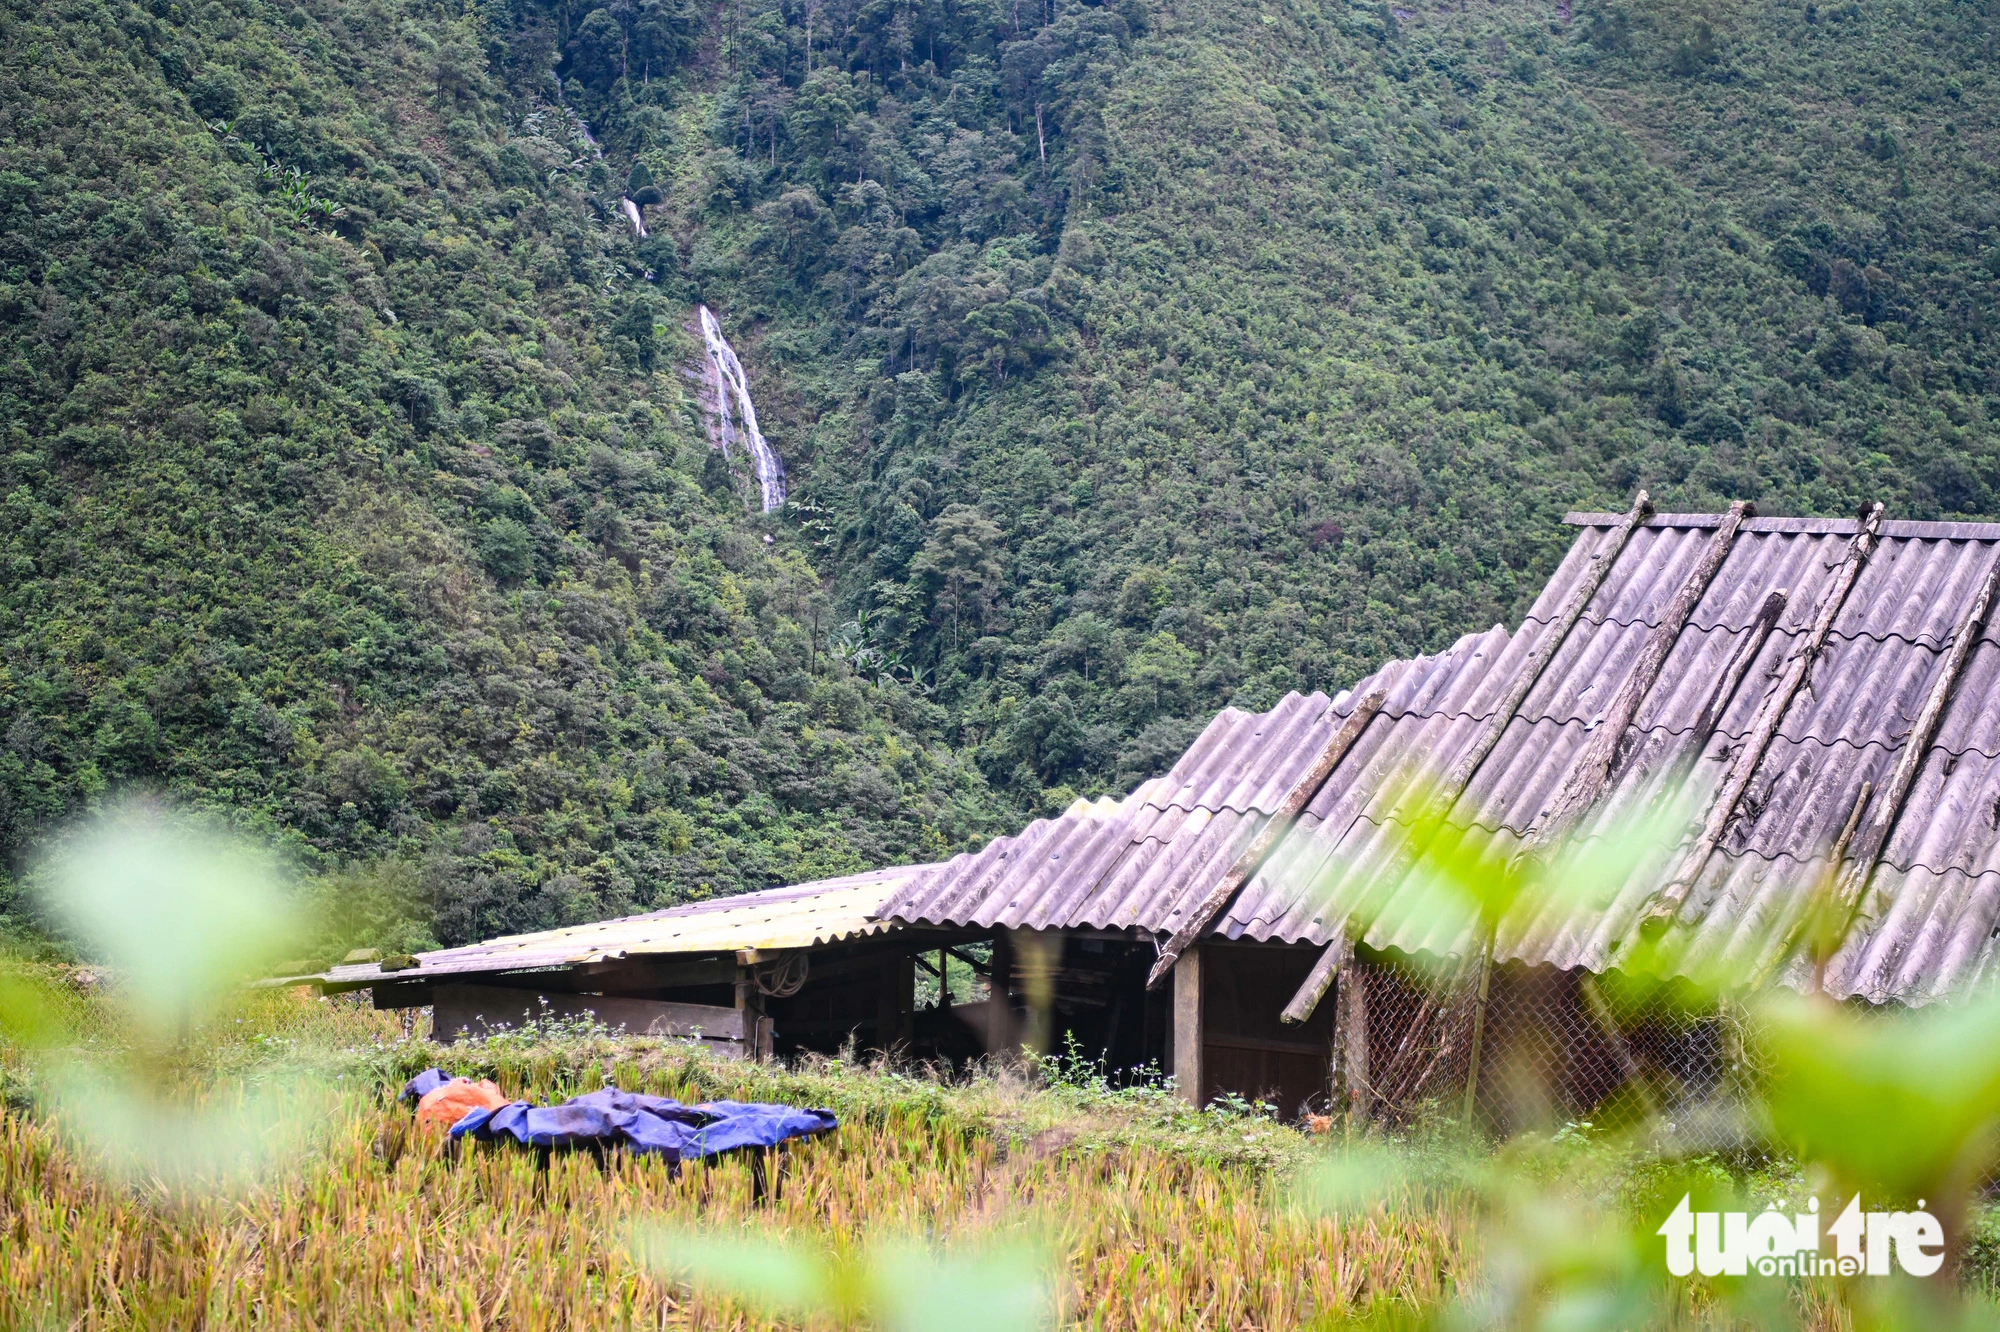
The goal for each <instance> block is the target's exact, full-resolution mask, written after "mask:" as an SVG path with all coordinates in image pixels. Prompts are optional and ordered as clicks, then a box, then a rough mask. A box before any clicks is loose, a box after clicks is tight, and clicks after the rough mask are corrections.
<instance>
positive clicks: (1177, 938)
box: [1146, 689, 1389, 990]
mask: <svg viewBox="0 0 2000 1332" xmlns="http://www.w3.org/2000/svg"><path fill="white" fill-rule="evenodd" d="M1388 696H1389V695H1388V691H1387V690H1383V689H1375V690H1371V691H1370V692H1369V693H1368V694H1367V695H1366V696H1365V697H1363V698H1362V699H1361V701H1360V702H1358V703H1356V704H1355V705H1354V711H1352V712H1350V713H1348V714H1347V717H1346V719H1345V720H1344V721H1342V722H1341V724H1340V726H1339V728H1338V729H1336V730H1335V731H1334V733H1333V735H1332V737H1331V738H1329V739H1328V740H1327V742H1326V744H1325V746H1324V747H1322V748H1321V750H1320V752H1319V754H1318V756H1317V757H1316V758H1314V759H1313V761H1312V765H1311V766H1310V767H1308V768H1307V769H1306V771H1305V773H1304V774H1303V775H1302V776H1301V777H1300V778H1299V779H1298V781H1296V782H1294V783H1293V784H1292V789H1291V790H1290V791H1288V792H1286V793H1285V798H1284V799H1283V800H1281V801H1279V802H1278V807H1277V809H1275V810H1273V811H1272V812H1271V817H1270V818H1269V819H1267V820H1266V821H1265V823H1264V826H1263V827H1262V828H1260V829H1258V831H1257V835H1256V836H1255V837H1253V838H1251V839H1250V845H1249V846H1247V847H1245V848H1244V849H1243V853H1242V854H1241V855H1239V856H1237V857H1236V860H1235V861H1234V862H1233V863H1232V864H1231V865H1230V866H1229V868H1228V869H1227V870H1226V871H1224V872H1223V875H1222V877H1221V878H1220V879H1217V880H1216V881H1215V886H1214V887H1212V888H1210V889H1209V890H1208V894H1207V896H1205V897H1203V898H1202V900H1201V901H1200V902H1199V903H1198V904H1197V905H1196V906H1195V908H1194V909H1193V910H1192V911H1190V912H1188V916H1187V919H1186V920H1184V921H1182V922H1181V924H1180V928H1179V929H1177V930H1175V931H1174V933H1173V937H1172V938H1170V939H1168V940H1167V942H1166V943H1165V944H1163V945H1162V946H1161V948H1160V956H1159V960H1158V961H1156V962H1154V963H1153V969H1152V970H1151V971H1150V972H1148V973H1147V975H1146V988H1147V989H1149V990H1150V989H1152V988H1153V987H1154V986H1156V985H1158V984H1159V983H1160V982H1161V981H1162V980H1164V979H1165V978H1166V975H1167V973H1168V972H1169V971H1171V970H1173V966H1174V960H1175V959H1176V958H1178V957H1179V956H1180V955H1181V953H1182V952H1183V951H1185V950H1186V949H1187V947H1188V946H1189V945H1190V944H1192V943H1193V942H1194V941H1195V940H1196V939H1198V938H1200V937H1201V933H1202V931H1203V930H1205V929H1207V928H1208V926H1209V923H1210V922H1211V921H1213V920H1214V919H1215V917H1216V914H1217V913H1218V912H1220V911H1221V910H1222V909H1223V908H1224V907H1226V906H1228V905H1229V899H1231V898H1232V897H1234V896H1236V891H1237V889H1239V888H1241V887H1242V886H1243V885H1244V884H1245V883H1247V882H1249V880H1250V876H1251V875H1253V874H1255V873H1256V872H1257V867H1258V866H1259V865H1262V864H1263V863H1264V857H1265V856H1267V855H1269V854H1270V853H1271V848H1272V847H1274V846H1276V845H1277V844H1278V839H1279V838H1281V837H1283V836H1284V835H1285V833H1286V832H1287V831H1288V830H1289V829H1290V828H1291V826H1292V820H1294V819H1296V818H1298V816H1299V814H1300V812H1301V811H1303V810H1304V809H1305V807H1306V806H1307V805H1309V804H1311V803H1312V798H1313V797H1314V796H1316V795H1318V794H1319V789H1320V787H1322V786H1325V785H1326V779H1327V778H1328V777H1331V776H1332V775H1333V770H1334V769H1335V768H1336V767H1338V766H1339V765H1340V760H1341V759H1343V758H1345V757H1346V756H1347V751H1348V750H1350V749H1352V748H1354V742H1355V741H1356V740H1359V739H1360V738H1361V733H1362V732H1363V731H1366V730H1367V729H1368V724H1369V723H1370V722H1372V721H1374V720H1375V714H1376V713H1378V712H1380V711H1381V710H1382V704H1383V701H1384V700H1385V699H1387V698H1388Z"/></svg>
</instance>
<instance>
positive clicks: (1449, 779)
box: [1278, 490, 1653, 1022]
mask: <svg viewBox="0 0 2000 1332" xmlns="http://www.w3.org/2000/svg"><path fill="white" fill-rule="evenodd" d="M1652 516H1653V501H1652V499H1651V498H1650V497H1649V496H1648V495H1647V494H1646V492H1645V491H1643V490H1642V491H1640V492H1639V493H1638V494H1637V495H1636V496H1634V497H1633V499H1632V508H1631V509H1630V511H1628V512H1627V513H1626V515H1625V517H1624V519H1623V520H1622V521H1621V522H1620V523H1619V524H1618V526H1617V527H1616V528H1614V529H1613V530H1612V535H1611V539H1610V541H1608V542H1606V543H1605V546H1604V548H1603V549H1602V550H1599V551H1598V552H1597V553H1596V554H1595V555H1593V556H1591V557H1590V567H1589V568H1588V569H1586V570H1585V571H1584V574H1583V576H1582V577H1581V578H1580V579H1578V580H1577V583H1576V585H1575V586H1574V587H1572V588H1571V589H1570V591H1569V596H1568V597H1567V598H1565V599H1564V601H1563V604H1562V608H1561V609H1560V610H1558V611H1557V612H1556V615H1555V618H1554V619H1553V620H1551V621H1550V623H1549V627H1548V630H1547V631H1546V632H1545V633H1544V634H1543V635H1542V638H1541V640H1540V641H1539V642H1538V643H1536V644H1535V648H1534V651H1532V652H1531V653H1529V654H1528V658H1527V660H1525V661H1523V662H1522V663H1521V666H1520V669H1519V670H1518V671H1517V672H1515V675H1514V680H1513V683H1512V684H1510V685H1509V686H1508V688H1507V693H1506V695H1505V696H1504V697H1502V698H1501V700H1500V702H1499V705H1498V706H1497V707H1495V708H1494V710H1493V715H1492V717H1490V718H1489V719H1488V720H1487V722H1486V725H1485V726H1484V727H1483V728H1482V729H1481V730H1480V732H1479V734H1478V735H1476V736H1475V737H1473V741H1472V744H1471V745H1470V746H1468V747H1467V748H1466V750H1465V752H1464V753H1462V754H1460V755H1459V756H1458V758H1457V759H1455V760H1454V761H1453V762H1452V765H1451V768H1450V770H1449V771H1447V772H1446V773H1445V775H1444V780H1443V781H1441V782H1439V783H1438V787H1437V791H1436V793H1435V796H1436V800H1437V803H1438V805H1439V807H1440V808H1441V809H1443V810H1447V811H1448V810H1450V808H1451V807H1452V806H1453V805H1454V804H1456V803H1457V801H1458V798H1459V797H1460V796H1461V795H1463V794H1465V788H1466V787H1467V786H1470V785H1471V784H1472V779H1473V776H1474V775H1475V774H1477V773H1478V771H1479V765H1480V764H1482V763H1484V762H1485V761H1486V756H1487V755H1488V754H1491V753H1492V752H1493V748H1494V746H1495V745H1498V744H1499V743H1500V737H1501V736H1503V735H1505V734H1506V733H1507V727H1508V726H1509V725H1511V724H1512V723H1513V720H1514V714H1515V712H1517V711H1518V710H1519V709H1520V706H1521V703H1522V700H1524V699H1526V698H1527V696H1528V691H1529V690H1531V689H1533V688H1534V687H1535V681H1537V680H1539V679H1541V678H1542V672H1543V671H1545V670H1547V669H1548V665H1549V662H1551V661H1553V660H1554V659H1555V655H1556V653H1557V652H1558V651H1560V650H1561V648H1562V645H1563V641H1564V640H1565V639H1567V638H1568V637H1569V631H1570V630H1571V629H1574V628H1575V627H1576V622H1577V621H1578V620H1580V619H1582V618H1583V612H1584V608H1585V607H1587V606H1588V605H1590V599H1591V598H1592V597H1594V596H1596V595H1597V589H1599V588H1600V587H1603V586H1604V580H1605V579H1606V578H1608V577H1610V575H1611V568H1612V566H1613V565H1615V564H1617V563H1618V557H1619V556H1620V555H1621V554H1623V553H1624V551H1625V546H1626V544H1627V543H1628V542H1630V541H1631V539H1632V533H1633V532H1635V531H1637V530H1638V529H1639V528H1640V527H1641V526H1643V525H1644V524H1645V522H1646V520H1647V519H1648V518H1651V517H1652ZM1423 851H1424V848H1423V847H1420V846H1413V845H1411V843H1410V840H1409V839H1408V838H1405V839H1404V842H1403V845H1402V846H1401V847H1400V848H1399V849H1398V850H1397V852H1396V857H1395V860H1394V861H1393V862H1392V863H1391V865H1390V867H1389V869H1388V871H1387V873H1385V874H1384V875H1383V876H1382V877H1383V880H1384V881H1385V882H1393V881H1394V880H1396V879H1400V878H1402V876H1403V875H1405V874H1407V873H1408V872H1409V869H1410V866H1411V865H1413V864H1415V863H1416V860H1417V857H1418V856H1420V855H1421V854H1423ZM1339 965H1340V957H1339V952H1338V948H1337V946H1334V945H1329V946H1328V947H1327V950H1326V952H1324V953H1322V954H1321V955H1320V959H1319V961H1317V962H1315V963H1314V964H1313V969H1312V970H1311V971H1310V972H1308V973H1307V974H1306V978H1305V982H1304V983H1303V984H1301V985H1300V986H1299V989H1298V993H1296V994H1294V995H1293V996H1292V1001H1291V1002H1290V1003H1289V1004H1286V1005H1285V1011H1284V1012H1282V1013H1280V1014H1279V1015H1278V1020H1279V1021H1280V1022H1304V1021H1305V1020H1306V1019H1307V1018H1309V1017H1311V1016H1312V1013H1313V1009H1315V1008H1317V1007H1319V1001H1320V998H1321V996H1323V995H1324V994H1325V993H1326V987H1327V986H1328V985H1330V984H1332V983H1333V973H1334V971H1335V969H1336V968H1338V967H1339Z"/></svg>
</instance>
